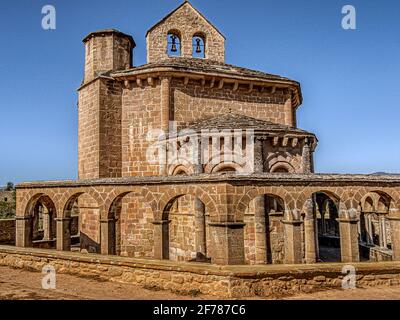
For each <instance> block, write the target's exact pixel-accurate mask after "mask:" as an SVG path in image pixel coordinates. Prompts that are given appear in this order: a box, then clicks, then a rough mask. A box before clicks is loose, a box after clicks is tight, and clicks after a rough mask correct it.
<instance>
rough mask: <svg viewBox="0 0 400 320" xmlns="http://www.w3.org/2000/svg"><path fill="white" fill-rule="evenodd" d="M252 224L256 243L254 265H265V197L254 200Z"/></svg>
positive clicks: (266, 253) (266, 255)
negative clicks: (253, 223) (253, 224)
mask: <svg viewBox="0 0 400 320" xmlns="http://www.w3.org/2000/svg"><path fill="white" fill-rule="evenodd" d="M253 201H254V207H255V212H254V222H255V231H254V232H255V243H256V264H267V263H268V260H267V257H268V252H267V250H268V248H267V232H268V230H267V221H266V220H267V219H266V212H265V196H264V195H262V196H258V197H256V198H255V199H254V200H253Z"/></svg>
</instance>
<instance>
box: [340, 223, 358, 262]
mask: <svg viewBox="0 0 400 320" xmlns="http://www.w3.org/2000/svg"><path fill="white" fill-rule="evenodd" d="M339 223H340V248H341V254H342V262H359V261H360V252H359V244H358V225H357V224H358V219H347V218H346V219H339Z"/></svg>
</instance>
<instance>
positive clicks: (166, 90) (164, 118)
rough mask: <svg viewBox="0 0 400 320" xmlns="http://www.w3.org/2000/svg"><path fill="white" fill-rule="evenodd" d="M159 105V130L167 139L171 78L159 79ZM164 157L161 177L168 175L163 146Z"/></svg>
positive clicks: (166, 159)
mask: <svg viewBox="0 0 400 320" xmlns="http://www.w3.org/2000/svg"><path fill="white" fill-rule="evenodd" d="M160 87H161V103H160V112H161V124H160V125H161V128H160V129H161V130H162V131H163V132H164V134H165V137H166V138H167V137H168V135H169V120H170V104H171V97H170V95H171V78H169V77H162V78H161V86H160ZM164 150H165V157H160V158H161V159H163V161H164V162H165V163H161V164H160V173H161V175H167V174H168V152H167V148H166V146H165V148H164Z"/></svg>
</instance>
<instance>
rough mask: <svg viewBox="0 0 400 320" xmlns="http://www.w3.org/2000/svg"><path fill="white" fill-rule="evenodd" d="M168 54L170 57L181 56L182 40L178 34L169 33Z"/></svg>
mask: <svg viewBox="0 0 400 320" xmlns="http://www.w3.org/2000/svg"><path fill="white" fill-rule="evenodd" d="M167 44H168V45H167V54H168V56H170V57H179V56H181V38H180V37H179V35H178V33H176V32H169V33H168V36H167Z"/></svg>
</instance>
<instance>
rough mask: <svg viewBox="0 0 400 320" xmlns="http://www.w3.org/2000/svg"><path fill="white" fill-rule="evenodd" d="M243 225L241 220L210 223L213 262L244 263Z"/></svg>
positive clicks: (226, 263)
mask: <svg viewBox="0 0 400 320" xmlns="http://www.w3.org/2000/svg"><path fill="white" fill-rule="evenodd" d="M244 226H245V224H244V223H242V222H221V223H210V236H211V241H212V242H211V243H212V244H211V245H212V248H211V252H212V255H211V257H212V263H213V264H218V265H243V264H244Z"/></svg>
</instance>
